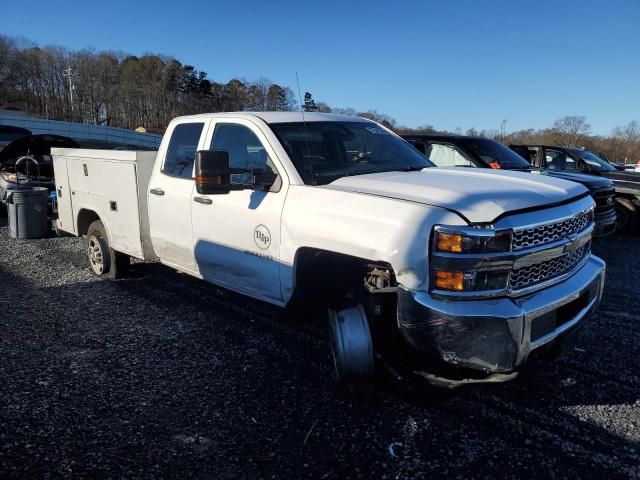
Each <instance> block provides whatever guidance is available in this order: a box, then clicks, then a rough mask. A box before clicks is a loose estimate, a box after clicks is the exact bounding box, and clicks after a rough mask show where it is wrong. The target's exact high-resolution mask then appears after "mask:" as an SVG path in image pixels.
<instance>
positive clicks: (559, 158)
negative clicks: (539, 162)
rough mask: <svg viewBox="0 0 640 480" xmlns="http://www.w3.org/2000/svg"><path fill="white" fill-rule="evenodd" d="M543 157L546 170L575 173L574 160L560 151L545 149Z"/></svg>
mask: <svg viewBox="0 0 640 480" xmlns="http://www.w3.org/2000/svg"><path fill="white" fill-rule="evenodd" d="M544 156H545V159H546V168H548V169H549V170H562V171H567V170H568V171H570V172H575V171H577V169H576V162H575V160H574V159H573V158H571V157H570V156H569V155H567V154H566V153H564V152H561V151H560V150H553V149H551V148H545V150H544Z"/></svg>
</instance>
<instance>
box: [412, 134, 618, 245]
mask: <svg viewBox="0 0 640 480" xmlns="http://www.w3.org/2000/svg"><path fill="white" fill-rule="evenodd" d="M402 137H403V138H404V139H405V140H407V141H408V142H409V143H411V144H412V145H413V146H414V147H416V148H417V149H418V150H419V151H420V152H422V153H423V154H424V155H425V156H427V157H429V159H430V160H431V161H432V162H433V163H435V164H436V165H437V166H439V167H444V166H448V167H479V168H493V169H503V170H518V171H523V172H531V173H538V174H542V175H549V176H553V177H558V178H562V179H564V180H570V181H572V182H577V183H581V184H582V185H584V186H585V187H586V188H588V189H589V192H590V193H591V196H592V197H593V199H594V201H595V203H596V211H595V220H596V226H595V230H594V236H603V235H608V234H610V233H612V232H613V231H614V230H615V228H616V214H615V210H614V203H615V202H614V195H615V190H614V188H613V183H612V182H611V181H610V180H607V179H604V178H597V177H593V176H590V175H579V174H577V173H573V174H569V173H566V172H555V171H540V170H534V169H533V168H532V166H531V165H530V164H529V162H527V161H526V160H525V159H524V158H522V157H521V156H520V155H518V154H517V153H515V152H514V151H513V150H510V149H509V148H507V147H506V146H505V145H503V144H502V143H500V142H496V141H495V140H491V139H488V138H484V137H465V136H461V135H402Z"/></svg>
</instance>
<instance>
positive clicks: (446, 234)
mask: <svg viewBox="0 0 640 480" xmlns="http://www.w3.org/2000/svg"><path fill="white" fill-rule="evenodd" d="M465 230H466V231H462V229H455V228H448V227H443V226H438V227H436V231H435V235H436V240H435V244H436V250H437V251H438V252H449V253H483V252H510V251H511V231H509V230H503V231H499V232H496V231H494V230H490V229H480V228H478V229H474V228H472V229H465Z"/></svg>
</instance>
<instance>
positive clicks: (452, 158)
mask: <svg viewBox="0 0 640 480" xmlns="http://www.w3.org/2000/svg"><path fill="white" fill-rule="evenodd" d="M426 155H427V157H428V158H429V160H431V161H432V162H433V163H435V164H436V165H437V166H438V167H473V166H475V165H474V164H473V163H472V162H471V161H469V160H468V159H467V158H466V157H465V156H464V155H463V154H462V153H461V152H460V151H459V150H458V149H457V148H456V147H454V146H453V145H449V144H444V143H430V144H429V145H428V146H427V149H426Z"/></svg>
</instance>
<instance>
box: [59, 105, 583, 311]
mask: <svg viewBox="0 0 640 480" xmlns="http://www.w3.org/2000/svg"><path fill="white" fill-rule="evenodd" d="M301 120H302V116H301V114H300V113H299V112H267V113H246V112H242V113H219V114H203V115H194V116H189V117H181V118H177V119H174V120H173V121H172V122H171V124H170V125H169V127H168V129H167V133H166V135H165V137H164V138H163V140H162V143H161V145H160V149H159V151H158V157H157V160H156V161H155V165H154V167H153V173H152V174H151V172H150V168H149V165H148V164H147V163H144V166H142V164H139V162H140V161H141V159H142V157H140V155H143V154H142V153H141V152H137V153H136V152H117V151H102V152H100V153H95V152H96V151H94V150H76V151H73V152H68V151H63V150H59V151H55V150H54V152H53V156H54V164H55V162H58V166H59V167H60V168H57V169H56V178H57V177H58V176H60V180H59V183H60V185H66V184H65V183H64V182H65V179H64V172H66V171H68V172H69V175H68V179H69V184H70V185H69V186H70V187H71V188H72V189H74V188H75V189H77V190H78V191H80V190H83V189H84V190H83V193H82V194H81V195H78V194H77V195H76V196H75V197H74V198H73V200H72V205H71V210H72V211H75V212H77V211H78V209H79V208H91V209H95V211H96V212H97V213H98V215H100V217H101V218H102V219H103V221H104V222H105V227H106V228H107V230H108V232H109V236H110V241H112V246H113V247H114V248H115V249H116V250H121V251H124V252H126V253H130V254H132V255H134V256H139V257H144V258H146V255H141V254H140V253H141V252H143V251H144V252H146V251H147V250H148V249H145V248H144V244H145V241H146V240H148V242H149V243H150V244H151V245H152V246H153V249H154V250H155V253H156V254H157V255H158V257H159V258H160V260H161V261H162V262H163V263H165V264H167V265H170V266H172V267H173V268H176V269H178V270H180V271H183V272H186V273H189V274H191V275H193V276H196V277H199V278H204V279H205V280H207V281H210V282H212V283H216V284H219V285H223V286H225V287H228V288H230V289H232V290H236V291H238V292H241V293H244V294H247V295H249V296H252V297H254V298H258V299H262V300H266V301H268V302H271V303H274V304H277V305H284V304H286V303H287V302H288V300H289V299H290V297H291V295H292V293H293V290H294V288H295V265H296V255H297V254H298V253H299V252H300V249H302V248H317V249H322V250H327V251H332V252H338V253H342V254H346V255H352V256H355V257H360V258H363V259H367V260H370V261H377V262H387V263H389V264H391V265H392V267H393V269H394V271H395V272H396V276H397V278H398V281H399V282H400V283H401V284H402V285H403V286H404V287H406V288H408V289H415V290H424V289H427V288H428V284H427V282H428V270H429V269H428V256H429V239H430V235H431V232H432V230H433V226H434V225H436V224H446V225H466V224H467V222H466V221H465V220H464V219H465V218H466V219H468V220H469V221H471V222H486V223H489V222H492V221H493V220H494V219H496V218H497V217H498V216H500V215H503V214H505V213H509V212H512V211H515V210H520V209H526V208H531V207H540V206H543V205H548V204H553V203H557V202H560V201H564V200H567V199H570V198H572V197H575V196H577V195H580V194H582V193H584V192H585V189H584V187H583V186H582V185H579V184H576V183H572V182H566V181H563V180H560V179H556V178H552V177H546V176H542V177H541V176H532V175H530V174H528V173H516V172H503V171H501V172H494V171H492V172H484V171H481V170H478V169H473V170H463V169H435V168H433V169H431V168H429V169H425V170H423V171H421V172H389V173H379V174H370V175H360V176H353V177H345V178H342V179H340V180H337V181H335V182H333V183H332V184H331V185H326V186H308V185H304V183H303V182H302V179H301V178H300V176H299V174H298V172H297V171H296V169H295V167H294V166H293V164H292V162H291V160H290V159H289V157H288V156H287V153H286V152H285V150H284V148H283V147H282V145H281V144H280V142H279V141H278V139H277V137H276V136H275V134H274V133H273V131H272V130H271V128H270V127H269V125H268V123H267V122H270V123H279V122H293V121H296V122H297V121H301ZM305 121H307V122H316V121H325V122H326V121H357V122H369V123H371V124H372V125H377V124H375V123H374V122H370V121H369V120H365V119H358V118H354V117H344V116H337V115H328V114H319V113H305ZM185 122H204V124H205V126H204V129H203V133H202V135H201V138H200V140H199V144H198V149H207V148H208V146H209V145H210V144H211V138H212V136H213V130H214V128H215V125H216V123H224V122H231V123H239V124H242V125H245V126H246V127H248V128H249V129H251V130H252V131H253V133H255V135H256V136H257V137H258V139H259V140H260V142H261V143H262V144H263V146H264V147H265V150H266V151H267V153H268V155H269V157H270V159H271V161H272V163H273V165H274V166H275V169H276V171H277V173H278V174H279V176H280V178H281V180H282V187H281V189H280V190H279V191H278V192H257V191H253V190H240V191H232V192H230V193H228V194H224V195H206V196H205V195H200V194H198V193H197V192H196V189H195V184H194V181H193V180H192V179H183V178H175V177H169V176H167V175H165V174H164V173H162V171H161V167H162V162H163V159H164V157H165V155H166V151H167V147H168V143H169V139H170V136H171V133H172V132H173V129H174V128H175V127H176V125H179V124H181V123H185ZM376 128H378V127H376ZM380 128H383V127H380ZM72 153H73V155H72ZM147 155H148V154H147ZM143 156H144V155H143ZM76 157H82V158H83V159H84V160H83V161H85V162H90V163H91V166H90V169H91V171H93V170H94V169H95V168H97V167H96V166H97V165H100V176H99V178H100V180H99V181H98V182H97V183H91V184H87V185H86V186H84V187H82V188H81V185H85V184H84V183H83V179H82V177H81V176H78V173H77V172H78V170H77V169H76V168H75V167H73V168H71V167H69V165H70V164H69V163H67V167H66V170H63V167H62V165H63V163H62V161H63V159H71V158H76ZM144 158H145V159H146V158H148V157H144ZM75 161H77V160H74V162H75ZM145 161H146V160H145ZM94 164H95V165H94ZM74 165H75V164H74ZM72 172H73V174H72ZM136 172H137V174H136ZM149 174H150V175H151V180H150V181H149V179H148V175H149ZM136 175H137V178H136ZM85 183H86V181H85ZM154 188H159V189H162V190H164V192H165V194H164V195H162V196H158V195H153V194H149V190H150V189H154ZM145 192H146V193H145ZM145 195H146V199H147V200H148V217H147V215H146V211H145V209H146V204H145V201H144V199H145ZM196 196H200V197H207V198H208V199H210V200H211V204H203V203H198V202H195V201H194V197H196ZM112 198H118V199H122V200H119V212H118V214H117V215H114V214H113V213H110V212H108V211H106V210H105V206H106V208H108V200H109V199H112ZM121 202H122V203H121ZM68 215H69V206H64V207H63V210H62V211H61V215H60V218H61V219H62V221H63V222H64V223H66V220H65V219H66V218H68ZM76 215H77V213H76ZM103 215H104V216H103ZM122 217H125V219H124V220H123V218H122ZM147 226H148V229H147ZM64 229H66V225H65V228H64ZM147 230H148V232H149V233H148V234H145V232H146V231H147ZM67 231H70V232H72V233H76V232H75V231H74V230H67ZM131 252H135V253H131ZM336 275H340V272H336Z"/></svg>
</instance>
